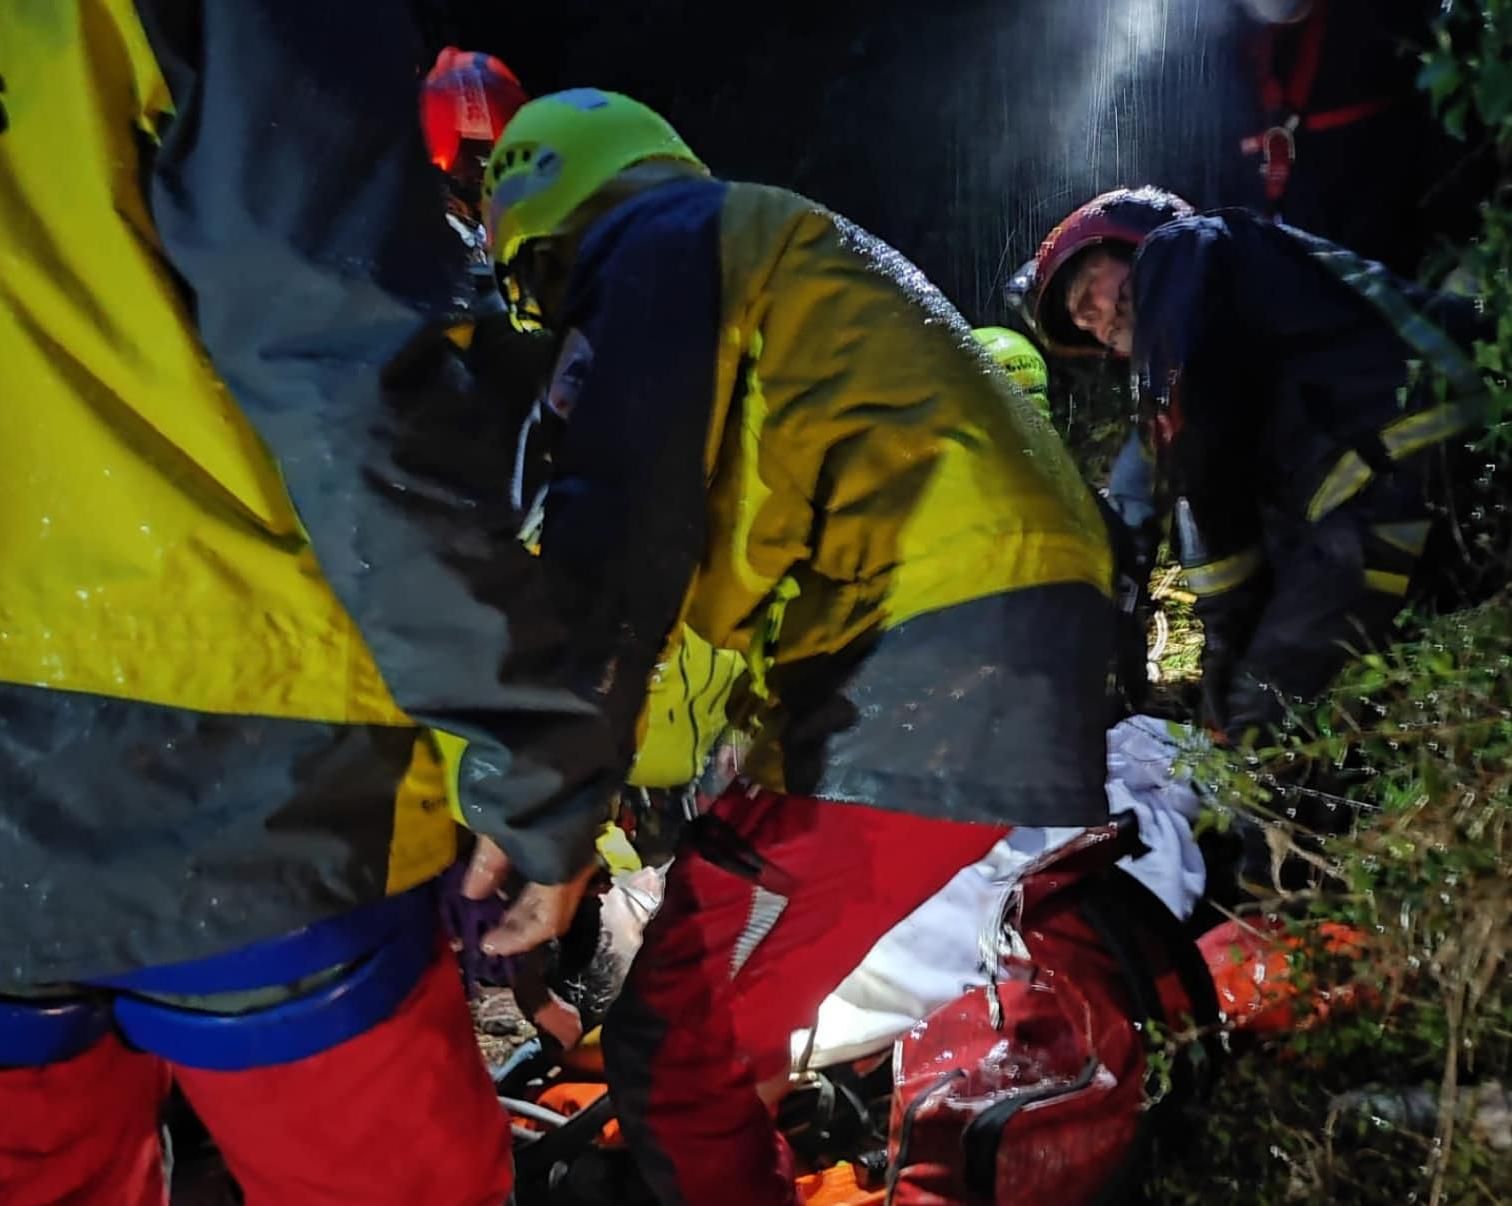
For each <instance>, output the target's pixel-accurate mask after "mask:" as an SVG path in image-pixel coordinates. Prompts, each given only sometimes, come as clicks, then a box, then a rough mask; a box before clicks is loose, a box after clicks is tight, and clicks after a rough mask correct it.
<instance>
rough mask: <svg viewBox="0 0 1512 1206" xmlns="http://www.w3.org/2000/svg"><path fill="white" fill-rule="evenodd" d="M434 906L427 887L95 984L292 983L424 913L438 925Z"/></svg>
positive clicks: (202, 990) (177, 989) (146, 988)
mask: <svg viewBox="0 0 1512 1206" xmlns="http://www.w3.org/2000/svg"><path fill="white" fill-rule="evenodd" d="M434 909H435V898H434V894H433V892H432V891H431V889H430V887H429V886H428V885H427V886H422V887H419V888H415V889H412V890H411V891H409V892H405V893H402V894H401V895H399V896H387V897H384V898H383V899H382V900H377V901H374V902H373V903H371V904H366V905H362V906H360V907H359V908H355V909H352V910H350V911H349V912H346V913H341V914H339V915H338V916H336V917H329V918H327V919H326V920H324V921H317V922H315V923H314V924H313V925H307V926H305V927H304V928H303V929H298V930H295V931H293V932H292V933H289V934H282V935H280V936H279V937H277V938H269V939H267V940H266V941H264V942H254V943H252V944H251V945H249V946H239V947H237V948H236V949H235V950H230V951H226V952H225V953H223V954H219V955H211V956H210V957H209V958H207V959H191V960H188V961H187V962H184V963H162V964H157V965H155V966H153V967H141V968H137V969H136V970H135V971H129V972H124V973H122V974H121V975H119V976H106V977H105V978H103V979H100V980H91V981H90V983H91V984H94V985H97V986H99V987H101V988H117V989H121V990H123V991H125V992H145V993H163V994H165V995H169V996H213V995H214V994H216V993H223V992H248V991H250V990H252V989H257V988H273V987H276V986H277V985H280V984H293V983H294V982H295V981H297V980H303V979H305V978H306V977H307V976H313V975H317V974H318V973H320V972H323V971H329V970H330V969H331V968H333V967H340V966H341V965H342V964H343V963H351V962H354V961H355V960H357V959H360V958H362V957H363V956H364V955H367V954H370V953H371V952H373V951H375V950H377V949H378V948H379V947H381V946H382V945H383V944H384V943H385V942H387V941H388V939H390V938H391V937H393V936H394V935H396V934H398V933H399V932H400V931H402V930H403V929H405V928H406V927H407V926H408V925H410V924H413V923H414V922H415V921H416V920H417V919H419V918H421V917H422V916H423V918H424V920H425V921H426V922H427V924H430V925H434V924H435V923H434V921H433V920H432V919H433V916H434Z"/></svg>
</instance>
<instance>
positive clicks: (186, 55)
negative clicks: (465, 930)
mask: <svg viewBox="0 0 1512 1206" xmlns="http://www.w3.org/2000/svg"><path fill="white" fill-rule="evenodd" d="M355 28H360V29H361V30H363V38H362V47H361V52H360V53H359V54H353V53H352V49H351V40H350V39H351V36H352V30H353V29H355ZM424 58H425V48H424V47H423V46H422V45H421V44H420V41H419V39H418V37H417V36H416V35H415V32H414V28H413V19H412V15H411V13H410V11H409V9H408V8H407V6H406V5H404V4H402V3H395V2H392V0H381V2H379V3H371V2H364V3H360V4H359V3H355V2H352V3H346V2H338V3H332V4H322V5H314V6H312V5H308V4H299V3H293V2H289V0H247V2H242V0H238V2H237V3H235V4H196V3H170V2H168V0H140V2H139V3H136V4H133V3H130V2H129V0H89V2H87V3H85V2H79V3H73V2H67V3H46V4H43V3H26V4H6V5H5V6H3V8H0V75H3V78H4V93H3V97H0V103H3V106H4V121H3V123H0V127H3V128H0V262H3V263H4V265H5V269H4V272H3V274H0V364H4V366H5V368H4V400H3V404H0V549H3V557H4V563H5V573H4V576H3V579H0V917H3V918H4V924H3V925H0V985H4V984H7V983H10V984H27V983H36V982H39V981H47V980H69V979H77V978H84V977H90V976H98V975H104V974H108V973H113V972H117V971H120V970H124V969H128V968H131V967H135V966H139V965H146V964H153V963H161V962H167V961H174V960H178V959H184V958H190V957H195V956H198V955H203V954H208V953H211V952H214V951H217V950H221V949H225V948H228V947H232V946H236V945H239V944H241V943H244V942H247V941H250V940H254V939H258V938H263V937H267V936H270V935H273V934H276V933H279V932H283V931H286V930H289V929H292V928H295V927H297V926H300V925H303V924H306V923H307V922H309V921H310V920H312V919H314V918H317V917H320V916H323V915H329V914H333V913H336V912H338V911H340V910H343V909H345V908H349V907H351V906H353V905H355V904H358V903H361V902H365V901H368V900H371V899H374V898H376V897H380V896H382V895H383V894H385V893H391V892H395V891H398V890H401V889H404V888H406V887H409V886H410V885H413V884H415V883H417V882H419V881H421V880H424V879H425V878H427V877H429V876H431V875H433V874H434V873H435V872H436V871H437V870H438V869H440V868H441V867H442V866H444V865H445V864H446V863H447V862H448V861H449V860H450V859H451V858H452V857H453V852H454V845H455V841H454V834H455V827H454V822H453V820H452V818H451V816H450V815H449V810H448V807H447V802H448V787H447V783H446V782H445V781H444V779H443V773H442V767H441V763H440V761H439V759H438V747H439V745H442V744H444V745H445V746H446V748H447V749H448V750H449V751H450V757H451V759H452V761H451V763H450V768H451V770H450V773H451V774H452V775H453V776H454V778H453V781H452V786H451V793H452V794H453V795H454V796H455V805H454V806H455V807H456V808H458V809H460V810H461V811H462V812H463V813H465V814H466V816H467V818H468V820H469V821H470V822H471V823H472V824H474V825H475V826H476V827H477V828H479V829H480V830H483V831H484V832H487V833H490V834H492V835H493V836H496V837H498V838H499V839H500V840H501V841H502V842H503V843H504V845H505V847H506V848H507V849H509V850H510V851H511V853H512V854H514V856H515V858H516V860H517V861H518V862H519V864H520V866H521V868H522V870H524V871H525V873H526V874H529V875H532V876H534V877H536V878H541V879H547V880H550V879H553V878H560V877H562V876H564V875H566V874H569V873H570V872H571V871H573V870H574V869H575V868H576V867H577V866H578V865H580V864H581V861H582V860H584V859H586V858H587V857H588V855H589V852H590V851H591V846H592V840H593V834H594V832H595V830H596V828H597V825H598V822H599V820H600V818H601V815H602V811H603V807H602V801H603V798H604V797H605V796H606V795H607V794H608V793H609V791H610V790H611V789H612V787H613V785H614V784H616V783H617V782H619V780H620V777H621V775H622V773H623V769H624V767H623V764H622V763H621V761H620V759H619V756H618V753H617V749H616V747H615V745H614V743H613V742H612V741H611V740H610V734H609V729H608V727H607V725H606V723H605V720H604V717H603V714H602V712H601V709H600V708H599V706H598V704H597V702H596V697H595V695H594V693H593V689H592V685H591V684H592V681H594V679H595V676H591V675H589V676H585V680H586V681H588V682H589V686H587V687H585V688H583V689H578V684H577V683H574V682H568V681H566V680H565V679H564V677H563V673H564V671H563V670H562V669H561V666H562V665H563V662H562V660H561V659H559V658H557V657H556V656H555V654H554V650H556V649H557V648H559V647H560V646H561V644H562V643H563V642H564V639H565V634H564V632H563V630H562V629H561V627H560V625H559V624H558V623H557V622H556V620H555V619H554V618H553V617H552V616H551V614H550V612H549V610H548V607H547V605H546V601H545V595H544V593H543V590H542V580H541V576H540V573H539V570H538V569H536V568H535V566H534V564H533V562H532V560H531V559H530V557H529V556H528V554H526V553H525V551H524V550H523V549H519V548H518V547H517V546H516V545H515V544H514V542H513V541H512V540H510V539H508V538H507V537H508V535H512V532H513V526H514V522H513V521H514V517H513V512H512V509H511V508H510V507H509V500H508V483H507V478H503V477H502V475H500V474H499V473H498V466H499V464H500V463H501V462H502V461H503V460H504V459H505V458H506V457H507V455H508V449H509V448H510V447H511V441H512V436H513V429H512V428H511V427H510V426H509V425H508V424H506V423H501V422H498V421H496V418H495V415H494V412H493V410H492V409H491V408H490V406H489V405H488V403H487V401H486V400H485V399H483V398H481V397H480V396H478V394H477V393H476V392H475V391H474V389H473V385H472V379H471V378H470V376H469V375H468V374H467V372H466V371H465V370H464V369H463V367H462V365H461V364H460V362H459V360H458V357H457V355H456V352H455V349H454V348H453V346H452V345H451V344H450V343H448V342H447V341H446V340H445V338H444V336H443V335H442V334H441V332H442V331H443V330H444V328H445V326H446V325H447V324H448V322H449V321H450V320H451V319H452V318H453V317H455V315H456V313H457V311H458V302H459V298H463V297H465V271H464V267H463V264H462V262H461V255H460V251H461V249H460V246H459V244H458V241H457V240H456V238H455V236H454V234H453V233H452V232H451V231H450V230H449V229H448V227H447V225H446V222H445V218H444V202H443V198H442V191H441V184H440V180H439V178H438V177H437V176H436V174H435V173H434V172H433V170H432V169H430V167H429V165H428V164H427V163H426V159H425V154H424V151H423V147H422V144H421V138H420V131H419V129H418V126H417V123H416V122H415V120H414V92H413V89H414V87H415V75H414V69H415V65H416V64H417V63H421V62H423V61H424ZM422 723H423V724H425V725H429V726H434V729H435V731H436V732H437V733H443V734H446V735H447V736H446V737H445V739H444V740H443V739H441V738H433V737H432V736H430V735H428V734H427V733H426V731H425V730H423V729H422V728H420V727H419V724H422Z"/></svg>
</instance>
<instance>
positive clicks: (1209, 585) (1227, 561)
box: [1181, 548, 1265, 596]
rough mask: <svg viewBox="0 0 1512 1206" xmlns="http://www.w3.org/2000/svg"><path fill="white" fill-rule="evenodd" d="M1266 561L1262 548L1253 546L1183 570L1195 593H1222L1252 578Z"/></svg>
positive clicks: (1188, 585)
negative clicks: (1261, 551) (1229, 555)
mask: <svg viewBox="0 0 1512 1206" xmlns="http://www.w3.org/2000/svg"><path fill="white" fill-rule="evenodd" d="M1264 562H1265V558H1264V557H1263V556H1262V555H1261V553H1260V550H1259V549H1257V548H1251V549H1245V550H1244V552H1242V553H1235V554H1234V555H1233V556H1232V557H1222V558H1220V559H1219V560H1217V561H1209V562H1207V563H1206V564H1204V565H1193V566H1183V567H1182V571H1181V572H1182V573H1183V574H1184V575H1185V577H1186V582H1187V587H1188V589H1189V590H1191V592H1192V593H1193V594H1194V595H1202V596H1208V595H1221V594H1223V593H1224V592H1225V591H1230V590H1233V589H1234V588H1235V587H1236V586H1240V585H1242V584H1243V583H1245V582H1246V581H1248V580H1249V579H1250V578H1252V577H1253V576H1254V575H1255V573H1256V572H1257V571H1258V570H1259V569H1260V567H1261V565H1263V564H1264Z"/></svg>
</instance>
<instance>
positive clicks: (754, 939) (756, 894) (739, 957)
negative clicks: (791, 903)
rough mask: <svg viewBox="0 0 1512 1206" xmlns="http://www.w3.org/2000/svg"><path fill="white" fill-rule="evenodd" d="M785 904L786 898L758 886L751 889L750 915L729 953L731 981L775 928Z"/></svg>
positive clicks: (785, 906) (786, 902)
mask: <svg viewBox="0 0 1512 1206" xmlns="http://www.w3.org/2000/svg"><path fill="white" fill-rule="evenodd" d="M787 904H788V898H787V897H786V896H779V895H778V894H777V893H776V892H772V891H769V890H767V889H766V888H763V887H762V886H761V885H760V884H757V885H756V886H755V887H754V888H752V889H751V912H750V915H749V916H748V917H747V918H746V923H745V929H743V930H741V932H740V937H738V938H737V939H736V940H735V946H734V948H733V949H732V950H731V951H730V979H732V980H733V979H734V978H735V977H736V976H738V975H739V974H740V969H741V968H743V967H744V966H745V965H746V962H747V960H749V959H750V957H751V956H752V955H754V954H755V953H756V948H757V947H758V946H760V945H761V943H762V941H763V940H764V939H765V938H766V936H767V935H768V934H770V933H771V932H772V930H773V929H775V928H776V925H777V922H778V921H780V920H781V918H782V914H783V911H784V910H785V909H786V908H787Z"/></svg>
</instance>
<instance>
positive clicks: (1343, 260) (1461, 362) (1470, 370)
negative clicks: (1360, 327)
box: [1287, 228, 1486, 400]
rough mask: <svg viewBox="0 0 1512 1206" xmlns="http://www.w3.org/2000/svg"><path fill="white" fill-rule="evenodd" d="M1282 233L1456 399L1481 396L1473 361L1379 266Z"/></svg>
mask: <svg viewBox="0 0 1512 1206" xmlns="http://www.w3.org/2000/svg"><path fill="white" fill-rule="evenodd" d="M1287 229H1288V233H1290V234H1291V235H1292V237H1293V238H1296V239H1298V241H1300V242H1301V243H1303V244H1304V245H1306V246H1307V247H1308V249H1309V252H1310V254H1311V255H1312V257H1313V259H1314V260H1316V261H1317V262H1318V263H1319V264H1321V265H1322V266H1323V267H1324V268H1326V269H1328V271H1329V272H1331V273H1332V274H1333V275H1334V276H1336V277H1338V278H1339V280H1341V281H1343V282H1344V284H1346V285H1348V286H1349V287H1350V288H1351V289H1353V290H1354V291H1355V292H1356V293H1358V294H1359V295H1360V296H1361V297H1363V298H1364V299H1365V300H1366V301H1367V302H1369V303H1370V304H1371V305H1372V306H1374V307H1375V308H1376V309H1377V310H1378V311H1380V313H1381V315H1382V316H1383V317H1384V318H1385V319H1386V321H1387V322H1388V323H1390V324H1391V328H1392V330H1394V331H1395V332H1396V333H1397V334H1398V335H1400V336H1401V337H1402V340H1403V341H1404V342H1405V343H1406V344H1407V345H1408V346H1409V347H1411V348H1412V350H1413V351H1414V352H1416V353H1417V354H1418V355H1419V356H1421V357H1422V358H1423V359H1424V360H1426V361H1428V363H1429V364H1431V365H1432V366H1433V367H1434V368H1436V369H1437V370H1438V371H1439V372H1441V373H1443V374H1444V376H1445V377H1447V378H1448V379H1449V383H1450V385H1451V386H1452V387H1453V389H1454V392H1455V393H1456V394H1459V395H1460V396H1461V397H1462V398H1464V399H1466V400H1468V399H1471V398H1478V397H1483V396H1484V395H1485V391H1486V383H1485V381H1484V380H1482V378H1481V375H1480V370H1479V369H1477V368H1476V367H1475V362H1474V361H1473V360H1471V359H1470V357H1469V356H1467V355H1465V353H1464V351H1463V350H1462V349H1461V348H1460V346H1459V344H1457V343H1455V342H1454V340H1453V339H1452V338H1451V337H1450V336H1449V335H1448V334H1447V333H1446V332H1445V331H1444V329H1443V328H1442V327H1440V326H1439V325H1438V324H1437V323H1435V322H1433V321H1432V320H1431V319H1429V318H1428V317H1427V316H1426V315H1424V314H1423V313H1421V312H1420V311H1419V310H1418V309H1417V307H1416V306H1414V305H1413V304H1412V302H1411V301H1410V300H1409V299H1408V298H1407V297H1406V296H1405V295H1404V294H1403V293H1402V291H1401V290H1400V289H1398V288H1397V287H1396V286H1395V285H1394V284H1392V283H1391V280H1390V278H1389V277H1388V276H1387V274H1386V272H1385V270H1384V269H1383V268H1382V267H1381V266H1380V265H1379V264H1374V263H1371V262H1370V261H1369V260H1365V259H1362V258H1361V257H1360V256H1358V255H1356V254H1355V253H1354V252H1352V251H1347V250H1345V249H1344V248H1342V247H1335V246H1334V245H1333V244H1331V243H1326V242H1324V241H1323V240H1322V239H1319V238H1317V237H1316V236H1315V235H1309V234H1305V233H1303V232H1301V231H1296V230H1291V229H1290V228H1287Z"/></svg>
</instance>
